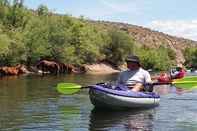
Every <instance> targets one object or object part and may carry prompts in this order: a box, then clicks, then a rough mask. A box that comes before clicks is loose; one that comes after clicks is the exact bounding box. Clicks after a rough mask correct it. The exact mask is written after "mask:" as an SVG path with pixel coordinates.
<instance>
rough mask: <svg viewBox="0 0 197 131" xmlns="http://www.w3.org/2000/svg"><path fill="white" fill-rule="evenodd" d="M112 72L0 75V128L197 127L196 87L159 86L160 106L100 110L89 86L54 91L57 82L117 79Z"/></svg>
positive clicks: (67, 130)
mask: <svg viewBox="0 0 197 131" xmlns="http://www.w3.org/2000/svg"><path fill="white" fill-rule="evenodd" d="M116 76H117V74H114V75H99V76H97V75H61V76H45V77H39V76H20V77H3V78H1V79H0V85H1V86H0V130H2V131H4V130H5V131H7V130H9V131H10V130H13V131H15V130H25V131H27V130H36V131H43V130H46V131H50V130H51V131H87V130H90V131H94V130H121V131H128V130H134V131H135V130H153V131H158V130H159V131H160V130H161V131H168V130H170V131H171V130H173V131H186V130H197V126H196V125H197V115H196V114H197V106H196V103H197V91H194V90H193V91H186V90H182V89H178V88H175V87H169V86H158V87H155V91H156V92H158V93H159V94H160V95H161V101H160V105H159V106H158V107H156V108H154V109H149V110H131V111H118V112H109V111H98V110H94V109H93V105H92V104H91V103H90V100H89V97H88V90H87V89H84V90H81V91H80V92H79V93H77V94H74V95H68V96H66V95H62V94H59V93H58V92H57V91H56V88H55V86H56V85H57V83H59V82H73V83H77V84H81V85H89V84H95V83H99V82H106V81H107V82H109V81H115V79H116Z"/></svg>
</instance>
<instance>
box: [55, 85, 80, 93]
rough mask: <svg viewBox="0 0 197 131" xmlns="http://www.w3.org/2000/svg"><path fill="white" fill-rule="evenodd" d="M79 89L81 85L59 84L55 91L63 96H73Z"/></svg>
mask: <svg viewBox="0 0 197 131" xmlns="http://www.w3.org/2000/svg"><path fill="white" fill-rule="evenodd" d="M81 88H82V86H81V85H78V84H75V83H59V84H58V85H57V91H58V92H59V93H62V94H65V95H69V94H74V93H76V92H78V91H79V90H80V89H81Z"/></svg>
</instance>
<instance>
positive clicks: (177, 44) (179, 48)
mask: <svg viewBox="0 0 197 131" xmlns="http://www.w3.org/2000/svg"><path fill="white" fill-rule="evenodd" d="M94 23H97V24H102V25H104V26H106V27H114V28H118V29H120V30H122V31H125V32H127V33H128V34H129V35H130V36H131V37H132V38H133V39H134V40H135V41H136V43H139V44H141V45H144V46H147V47H149V48H158V47H159V46H160V45H163V46H164V47H169V48H171V49H172V50H174V51H175V53H176V62H177V63H183V62H184V61H185V58H184V56H183V50H184V49H185V48H186V47H191V48H197V41H193V40H189V39H184V38H180V37H175V36H171V35H168V34H165V33H162V32H158V31H153V30H151V29H148V28H144V27H141V26H136V25H131V24H125V23H117V22H106V21H99V22H98V21H94Z"/></svg>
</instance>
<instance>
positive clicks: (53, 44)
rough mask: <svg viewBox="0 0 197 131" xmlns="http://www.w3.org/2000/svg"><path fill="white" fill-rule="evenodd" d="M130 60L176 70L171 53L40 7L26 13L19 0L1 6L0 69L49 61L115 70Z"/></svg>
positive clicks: (79, 19) (146, 66)
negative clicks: (106, 66) (136, 58)
mask: <svg viewBox="0 0 197 131" xmlns="http://www.w3.org/2000/svg"><path fill="white" fill-rule="evenodd" d="M128 54H137V55H139V56H140V58H141V60H142V64H143V65H144V68H146V69H150V68H151V69H153V70H167V69H169V68H170V66H171V65H173V64H175V53H174V51H173V50H172V49H170V48H167V47H164V46H160V47H159V48H158V49H152V48H148V47H144V46H142V45H141V44H140V43H137V42H136V41H135V40H134V39H132V37H130V36H129V35H128V34H127V33H126V32H124V31H121V30H118V29H115V28H112V27H107V26H105V25H102V24H96V23H94V22H91V21H89V20H87V19H84V18H83V17H81V18H74V17H72V16H70V15H59V14H54V13H52V12H50V11H49V10H48V8H47V7H46V6H44V5H40V6H39V7H38V9H37V10H29V9H27V8H26V7H24V6H23V0H13V1H12V3H11V2H8V1H7V0H1V1H0V66H13V65H16V64H25V65H27V66H31V65H34V64H35V63H36V62H37V61H39V60H41V59H50V60H56V61H59V62H62V63H66V64H72V65H77V66H80V65H83V64H93V63H97V62H102V61H104V62H108V63H110V64H112V65H113V66H115V67H118V66H119V65H121V64H123V63H124V59H125V57H126V56H127V55H128ZM189 55H190V54H187V57H188V59H190V56H189ZM195 60H196V59H195ZM191 61H194V60H193V59H192V60H191Z"/></svg>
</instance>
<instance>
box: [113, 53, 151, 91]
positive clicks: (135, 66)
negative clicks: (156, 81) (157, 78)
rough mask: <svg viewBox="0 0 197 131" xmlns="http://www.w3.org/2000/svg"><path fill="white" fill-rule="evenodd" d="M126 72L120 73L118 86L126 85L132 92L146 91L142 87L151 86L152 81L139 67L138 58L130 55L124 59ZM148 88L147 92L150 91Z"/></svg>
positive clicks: (146, 72)
mask: <svg viewBox="0 0 197 131" xmlns="http://www.w3.org/2000/svg"><path fill="white" fill-rule="evenodd" d="M126 63H127V68H128V69H127V70H126V71H123V72H121V73H120V75H119V77H118V80H117V82H118V84H121V85H126V86H127V87H128V88H129V89H131V90H132V91H134V92H139V91H144V90H146V89H145V88H146V87H145V86H144V85H151V83H152V80H151V76H150V74H149V72H148V71H146V70H144V69H143V68H142V67H141V64H140V59H139V57H138V56H135V55H132V56H128V57H127V58H126ZM152 90H153V89H152V87H149V90H148V91H152Z"/></svg>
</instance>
